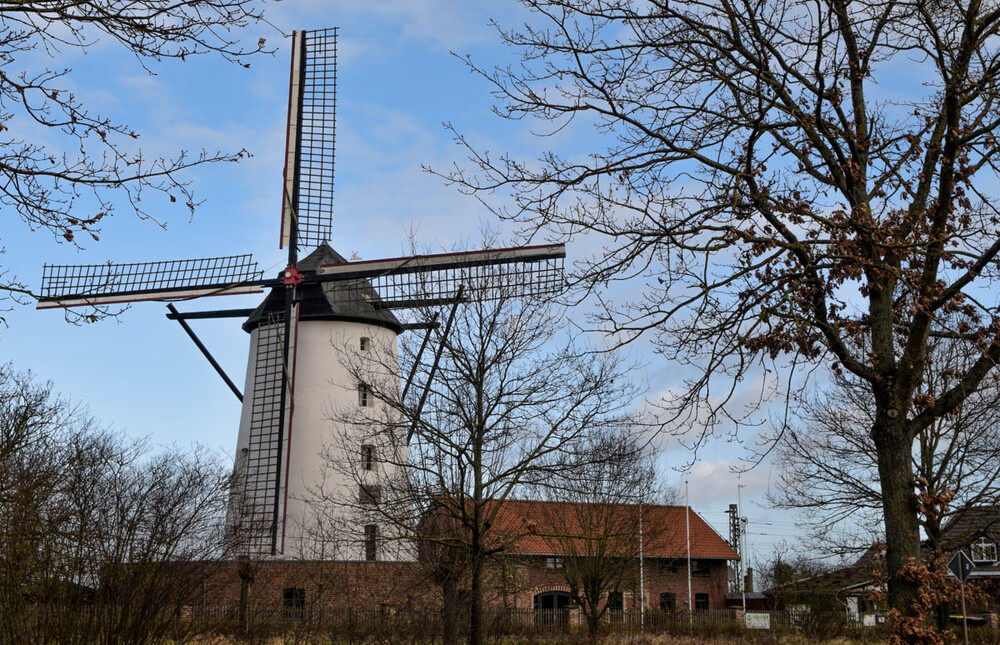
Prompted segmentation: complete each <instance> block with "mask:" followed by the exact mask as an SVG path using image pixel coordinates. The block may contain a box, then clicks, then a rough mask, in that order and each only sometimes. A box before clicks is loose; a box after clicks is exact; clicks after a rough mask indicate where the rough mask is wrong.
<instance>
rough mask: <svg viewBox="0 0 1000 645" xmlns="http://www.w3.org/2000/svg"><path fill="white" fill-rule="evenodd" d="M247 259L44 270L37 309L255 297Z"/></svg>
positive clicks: (255, 273)
mask: <svg viewBox="0 0 1000 645" xmlns="http://www.w3.org/2000/svg"><path fill="white" fill-rule="evenodd" d="M262 275H263V273H262V272H261V271H260V270H259V269H258V268H257V262H256V261H254V259H253V258H252V257H251V256H250V255H249V254H247V255H230V256H224V257H216V258H198V259H191V260H166V261H162V262H135V263H131V264H115V263H113V262H107V263H105V264H46V265H45V267H44V268H43V270H42V288H41V295H40V297H39V298H38V307H37V308H38V309H54V308H57V307H80V306H93V305H105V304H116V303H128V302H138V301H143V300H175V299H182V298H197V297H201V296H214V295H228V294H236V293H257V292H259V291H260V290H261V286H260V284H258V282H259V281H260V280H261V276H262Z"/></svg>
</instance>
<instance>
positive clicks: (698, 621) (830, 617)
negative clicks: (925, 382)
mask: <svg viewBox="0 0 1000 645" xmlns="http://www.w3.org/2000/svg"><path fill="white" fill-rule="evenodd" d="M749 613H750V614H751V618H752V620H751V621H750V623H749V624H750V625H751V627H748V626H747V625H748V623H747V621H746V619H745V618H744V616H743V613H742V612H741V611H739V610H717V611H695V612H685V611H667V612H664V611H659V610H650V611H646V612H639V611H638V610H626V611H620V610H619V611H608V612H606V613H605V614H604V616H603V617H602V618H601V623H600V631H601V632H602V633H611V634H621V635H638V634H643V633H645V634H678V635H681V634H687V635H692V634H693V635H696V636H699V637H713V636H725V635H738V634H744V633H746V631H747V630H748V629H762V630H770V631H771V632H773V633H777V634H784V633H792V632H794V633H801V634H805V635H807V636H816V637H823V638H829V637H834V636H838V635H841V634H843V633H846V632H853V631H856V630H857V629H859V628H858V626H857V624H856V623H852V622H851V621H848V619H847V617H846V615H845V613H844V612H811V613H803V612H784V611H770V612H749ZM182 616H183V617H184V618H185V619H187V620H190V621H192V622H195V623H199V624H202V625H204V626H206V627H211V628H212V629H215V630H220V631H234V630H241V631H251V632H255V633H262V634H263V633H278V632H282V631H285V632H288V631H292V632H298V633H313V634H326V635H335V636H336V637H337V638H338V639H341V640H344V641H345V642H363V641H366V640H379V639H386V638H388V639H391V640H393V641H395V640H399V639H400V638H401V637H406V638H412V639H413V640H414V642H417V641H421V642H434V641H437V640H440V639H441V636H442V634H443V633H444V630H445V629H447V627H446V625H445V622H446V621H445V617H444V616H443V615H442V613H441V611H440V610H438V609H430V608H426V609H397V608H392V607H381V608H353V609H351V608H348V609H341V608H337V609H333V608H325V607H305V608H303V607H250V608H249V609H248V611H247V613H246V614H245V615H243V616H240V614H239V611H238V610H237V608H235V607H206V608H191V609H190V610H189V611H185V612H183V613H182ZM450 618H451V620H450V621H449V622H451V623H452V629H453V630H454V633H457V634H459V635H461V634H464V633H467V630H468V613H467V611H455V612H454V613H453V614H452V615H451V616H450ZM483 628H484V631H485V633H486V634H487V635H488V636H489V637H492V638H496V639H501V638H505V637H519V636H521V637H538V636H553V635H557V634H568V633H580V632H585V631H586V630H587V628H588V627H587V619H586V616H585V615H584V614H583V612H582V611H580V610H578V609H539V610H533V609H513V608H508V609H499V608H490V609H486V610H485V611H484V613H483ZM404 640H405V639H404Z"/></svg>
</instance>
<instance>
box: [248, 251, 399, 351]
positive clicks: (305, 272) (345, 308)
mask: <svg viewBox="0 0 1000 645" xmlns="http://www.w3.org/2000/svg"><path fill="white" fill-rule="evenodd" d="M345 263H347V260H346V259H344V256H342V255H341V254H339V253H337V252H336V251H335V250H333V248H331V247H330V245H329V244H327V243H326V242H323V243H322V244H320V245H319V246H318V247H317V248H316V250H315V251H313V252H312V253H310V254H309V255H307V256H306V257H304V258H302V259H301V260H299V262H298V263H297V264H296V265H295V268H296V270H298V272H299V273H301V274H302V276H303V279H304V281H303V283H302V284H301V285H299V286H298V288H297V293H296V302H297V303H298V304H299V320H300V321H302V320H342V321H346V322H357V323H362V324H369V325H378V326H380V327H386V328H388V329H390V330H392V331H393V332H394V333H396V334H398V333H400V332H401V331H402V330H403V325H402V323H400V322H399V319H398V318H396V316H394V315H393V313H392V312H391V311H389V310H388V309H381V308H376V307H375V306H374V304H373V303H377V302H378V301H379V296H378V292H376V291H375V289H374V287H372V285H371V282H369V281H368V280H364V279H360V280H359V279H351V280H338V281H333V282H309V277H310V276H315V275H316V272H317V270H318V269H319V267H320V266H321V265H330V264H345ZM283 272H284V270H282V273H283ZM284 309H285V289H284V288H283V287H275V288H273V289H271V292H270V293H269V294H268V295H267V297H266V298H264V302H262V303H261V304H260V305H259V306H258V307H257V308H256V309H254V311H253V313H252V314H250V317H249V318H247V320H246V322H245V323H243V331H245V332H251V331H253V330H254V329H256V328H257V326H258V325H260V324H261V322H262V321H264V320H266V319H267V317H268V316H270V315H271V314H281V313H282V312H284Z"/></svg>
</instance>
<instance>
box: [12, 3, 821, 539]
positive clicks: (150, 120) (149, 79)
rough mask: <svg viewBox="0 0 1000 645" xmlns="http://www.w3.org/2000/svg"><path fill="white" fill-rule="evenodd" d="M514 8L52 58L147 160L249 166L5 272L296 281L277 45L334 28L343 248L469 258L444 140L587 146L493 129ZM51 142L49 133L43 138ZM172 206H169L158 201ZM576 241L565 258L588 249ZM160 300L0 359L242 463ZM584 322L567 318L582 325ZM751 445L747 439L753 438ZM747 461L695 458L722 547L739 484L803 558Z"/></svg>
mask: <svg viewBox="0 0 1000 645" xmlns="http://www.w3.org/2000/svg"><path fill="white" fill-rule="evenodd" d="M519 11H520V10H519V9H518V7H517V6H516V5H514V4H513V3H510V2H500V1H498V0H492V1H489V2H486V1H483V0H467V1H465V2H449V1H445V0H428V1H424V2H410V1H405V0H370V1H368V2H365V3H357V2H350V1H348V0H343V1H337V2H308V1H301V0H300V1H298V2H294V3H292V2H286V3H282V4H275V5H268V6H267V17H268V20H269V21H270V23H271V24H272V25H273V27H269V26H260V27H258V28H255V29H253V30H248V31H247V32H245V34H242V35H241V37H242V38H244V40H245V42H247V43H251V44H252V43H255V42H256V41H257V39H258V38H259V37H265V38H266V39H267V42H268V45H270V46H273V47H276V48H277V52H276V53H275V55H273V56H259V57H256V58H255V59H253V61H252V63H251V66H250V69H243V68H241V67H239V66H236V65H232V64H226V63H224V62H223V61H220V60H218V59H213V58H208V57H199V58H193V59H189V60H188V61H186V62H184V63H180V62H169V63H165V64H162V65H154V66H153V67H152V70H153V71H154V72H155V75H150V74H149V73H147V71H145V70H144V69H143V68H142V67H141V66H140V65H139V63H138V62H137V61H136V60H135V59H134V58H132V57H130V56H128V55H122V52H121V50H120V49H118V48H117V47H115V46H114V45H113V44H112V43H106V42H98V43H97V44H96V45H95V46H94V47H92V48H90V49H89V50H88V51H87V52H85V53H81V52H79V51H73V50H67V51H62V52H58V53H57V56H58V61H57V62H53V61H46V60H44V58H42V57H40V56H39V57H38V60H36V61H35V63H36V64H39V65H41V64H49V65H57V66H60V67H61V66H66V67H71V68H72V69H73V73H72V74H71V75H70V76H69V77H68V78H67V83H66V84H67V86H68V89H72V90H73V91H74V92H75V93H76V94H77V96H78V97H79V98H80V99H81V100H82V101H84V102H86V103H87V105H88V107H89V108H90V109H91V110H93V111H95V112H99V113H102V114H104V115H107V116H110V117H112V118H114V119H115V120H117V121H121V122H125V123H128V124H129V125H131V126H132V127H134V128H135V129H137V130H138V131H139V132H141V133H142V137H141V139H140V143H141V144H142V146H143V148H144V149H146V150H148V151H151V152H156V153H159V154H172V153H175V152H177V151H178V150H180V149H186V150H192V151H197V150H200V149H203V148H204V149H207V150H210V151H214V150H225V151H230V152H232V151H236V150H239V149H242V148H245V149H247V151H248V152H249V153H250V154H251V155H252V157H250V158H249V159H246V160H244V161H243V162H241V163H238V164H218V165H215V166H211V167H203V168H202V169H199V170H198V171H197V172H194V173H191V174H190V175H189V176H188V177H187V179H189V180H190V181H191V184H192V188H193V189H194V191H195V193H196V196H197V198H198V199H199V200H202V201H203V203H202V205H201V206H200V207H199V208H198V210H197V212H196V214H195V215H194V217H193V218H192V217H189V214H188V213H187V210H186V209H185V208H184V207H183V206H182V205H181V204H179V203H178V204H171V203H169V202H168V201H167V200H166V199H161V200H160V201H159V202H157V201H156V199H155V198H154V199H153V200H152V201H151V202H150V203H149V204H147V207H148V208H149V209H150V210H151V211H152V212H154V213H156V216H157V218H158V219H159V220H161V221H164V222H166V227H165V228H161V227H160V226H158V225H156V223H154V222H150V221H140V220H137V219H136V218H134V217H131V216H130V215H129V214H127V213H125V212H121V213H119V214H118V215H117V216H116V217H114V218H113V219H112V220H111V221H109V222H108V223H107V224H105V226H104V227H103V232H102V234H101V240H100V242H97V243H88V244H86V245H85V247H84V248H82V249H77V248H75V247H73V246H71V245H67V244H58V243H56V241H54V240H52V239H51V238H50V237H49V236H47V235H46V234H44V233H40V232H30V231H28V230H27V229H26V228H25V227H23V226H15V225H14V221H15V218H14V216H13V214H12V213H8V214H7V215H8V216H7V218H6V221H7V222H8V225H7V226H6V227H5V229H4V231H3V235H2V243H3V246H4V248H5V254H4V255H3V256H2V258H0V262H2V264H3V266H4V267H6V268H7V269H8V270H10V271H11V272H12V273H15V274H16V275H17V277H18V278H20V279H21V280H23V281H25V282H27V283H28V284H30V285H31V286H32V287H36V288H37V286H38V284H39V281H40V277H41V272H42V265H43V263H52V264H63V263H66V264H70V263H73V264H77V263H80V264H84V263H100V262H105V261H108V260H113V261H116V262H134V261H151V260H165V259H175V258H177V259H182V258H196V257H210V256H216V255H230V254H238V253H245V252H252V253H253V254H254V256H255V257H256V259H257V260H258V262H259V263H260V266H261V268H263V269H264V270H265V273H266V274H267V275H275V274H276V273H277V272H278V271H279V270H280V269H281V268H282V267H283V266H284V265H283V259H284V252H282V251H280V250H279V249H278V244H277V242H278V233H279V218H280V211H279V206H280V186H281V172H282V153H283V146H284V123H285V117H286V108H287V82H288V64H289V63H288V57H289V51H288V43H289V41H288V40H287V39H285V38H283V37H282V35H281V32H285V33H290V32H291V31H292V30H293V29H320V28H325V27H330V26H337V27H339V28H340V40H339V53H340V56H339V77H338V114H337V151H336V197H335V200H336V201H335V223H334V239H333V240H332V241H331V243H332V245H333V246H334V248H336V249H337V250H338V251H340V252H341V253H342V254H343V255H345V256H348V257H349V256H350V255H352V254H357V255H358V256H360V257H361V258H363V259H374V258H378V257H392V256H398V255H401V254H403V253H405V252H406V249H407V247H408V238H409V237H410V236H411V235H412V236H414V237H416V239H417V240H418V241H419V242H420V243H421V244H423V245H427V246H429V247H431V248H439V249H449V248H452V247H455V246H462V245H467V244H469V243H474V242H475V241H476V240H477V239H478V238H479V234H480V230H481V227H482V226H483V225H484V224H485V225H495V222H492V220H491V219H490V216H489V214H488V213H487V212H486V210H485V208H484V207H483V206H482V205H481V204H479V203H478V202H477V201H475V200H474V199H472V198H469V197H467V196H463V195H461V194H459V192H458V191H456V190H455V188H454V187H450V186H447V185H446V184H445V183H444V182H443V181H442V180H441V179H440V178H439V177H436V176H434V175H432V174H429V173H427V172H426V171H425V170H424V167H425V166H431V167H433V168H437V169H447V168H449V167H451V166H452V164H462V163H464V156H463V154H462V151H461V150H460V149H459V148H458V147H457V146H456V145H455V143H454V141H453V135H452V134H451V133H450V132H449V131H448V130H447V129H446V128H445V127H444V124H445V123H450V124H452V125H454V127H455V128H457V130H458V131H460V132H462V133H463V134H466V135H467V136H468V137H469V138H470V139H471V140H472V141H473V142H474V143H475V144H476V145H481V146H485V147H489V148H491V149H493V150H511V151H514V152H516V153H522V154H524V153H529V154H530V152H531V151H534V150H536V149H538V146H539V145H543V146H552V147H559V146H584V145H586V141H571V140H566V139H565V138H560V137H558V136H556V137H551V138H548V139H546V140H545V141H543V142H539V140H538V138H537V137H536V136H534V134H533V133H532V129H531V124H528V123H510V122H506V121H503V120H501V119H499V118H498V117H496V116H494V115H493V114H492V113H491V111H490V107H491V105H492V100H491V96H490V94H489V87H488V85H487V84H486V82H485V81H483V80H482V79H481V78H479V77H477V76H476V75H474V74H470V72H469V70H468V68H467V67H466V66H465V64H464V63H463V61H462V60H461V57H462V56H464V55H470V56H472V58H473V59H474V60H475V61H477V62H478V63H480V64H483V65H506V64H508V63H510V62H512V60H513V58H512V56H513V54H512V52H510V51H509V50H507V49H505V48H504V47H503V46H502V45H501V44H500V42H499V38H498V37H497V35H496V32H495V30H494V29H493V28H492V27H491V26H490V24H489V23H490V20H491V19H495V20H497V21H498V22H500V23H502V24H508V25H510V24H516V22H517V21H518V20H519V19H520V18H521V15H520V13H519ZM42 136H44V135H42ZM161 202H162V203H161ZM579 252H580V251H578V250H577V249H574V248H573V246H572V245H571V246H570V247H569V249H568V256H569V260H570V261H572V259H573V257H574V254H575V253H579ZM257 302H258V298H256V297H253V296H250V297H246V296H232V297H228V298H222V299H214V301H210V302H204V303H203V304H198V305H193V304H191V303H185V305H183V306H181V307H180V308H181V309H182V310H184V309H188V310H190V309H201V308H215V307H251V306H255V305H256V304H257ZM165 313H166V306H165V304H163V303H141V304H139V305H136V306H133V307H132V308H131V309H130V310H129V311H127V312H126V313H125V314H123V315H122V316H120V317H119V318H118V319H110V320H105V321H103V322H100V323H97V324H91V325H84V326H74V325H70V324H67V323H66V322H65V321H64V320H63V317H62V316H61V314H60V313H59V312H58V311H36V310H35V309H34V308H33V306H30V305H29V306H19V307H16V308H15V309H14V310H13V311H11V312H9V313H8V314H7V316H6V317H7V322H8V327H7V328H6V329H0V349H2V350H3V353H4V354H5V360H9V361H10V362H11V363H12V364H13V365H14V366H15V367H16V368H17V369H21V370H27V369H30V370H31V371H33V372H34V373H35V374H36V375H37V377H38V378H40V379H42V380H51V381H52V382H53V383H54V385H55V387H56V389H57V390H58V391H60V392H62V393H63V394H64V395H65V396H67V397H69V398H71V399H72V400H74V401H77V402H81V403H84V404H86V405H87V406H88V407H89V409H90V411H91V413H92V414H93V415H94V416H95V417H96V418H97V419H99V420H100V421H101V422H103V423H105V424H107V425H109V426H111V427H113V428H115V429H117V430H119V431H121V432H123V433H126V434H128V435H130V436H136V437H139V436H144V437H148V438H149V440H150V441H151V442H152V443H153V444H155V445H163V446H178V447H186V446H190V445H192V444H194V443H200V444H203V445H205V446H207V447H209V448H210V449H212V450H215V451H217V452H218V453H219V454H221V455H224V457H223V458H225V459H229V458H231V453H232V451H233V450H234V447H235V443H236V435H237V428H238V423H239V415H240V404H239V402H238V401H237V400H236V398H235V397H234V396H233V395H232V393H231V392H230V391H229V389H228V388H227V387H226V386H225V384H224V383H223V382H222V380H221V379H220V378H219V377H218V376H217V375H216V374H215V372H214V371H213V370H212V369H211V367H210V366H209V364H208V363H207V362H206V361H205V359H204V358H203V357H202V356H201V355H200V353H199V352H198V351H197V349H196V348H195V346H194V345H193V344H192V343H191V342H190V340H189V339H188V338H187V337H186V335H185V334H184V333H183V331H182V330H181V328H180V327H179V325H178V324H177V323H176V322H173V321H169V320H167V319H166V318H165V317H164V314H165ZM584 313H585V312H584V311H582V310H581V311H576V312H571V315H574V316H579V317H580V318H582V316H583V314H584ZM192 326H193V327H194V329H195V331H196V332H197V333H198V335H199V336H200V337H201V338H202V340H203V341H204V342H205V344H206V345H207V346H208V347H209V348H210V350H211V351H212V353H213V354H214V355H215V356H216V358H217V359H218V360H219V361H220V363H221V364H222V365H223V366H224V368H225V369H226V371H227V372H228V373H229V374H230V375H231V376H232V377H233V379H234V381H236V382H237V383H238V384H240V385H241V386H242V383H243V379H244V374H245V369H246V360H247V351H248V344H249V336H248V335H247V334H245V333H244V332H243V331H242V330H241V329H240V327H239V322H238V321H236V320H220V321H193V323H192ZM639 353H640V356H638V358H639V359H640V361H641V362H643V363H645V368H644V370H642V371H641V372H639V373H636V375H635V378H637V379H638V380H640V381H641V382H642V383H643V385H644V386H645V387H646V388H648V392H649V395H650V396H651V397H654V398H655V395H656V393H657V392H662V391H665V390H667V389H669V388H671V387H675V386H676V385H677V382H676V380H675V379H676V370H675V369H673V366H671V365H667V364H664V363H663V362H658V361H662V359H658V358H655V357H653V356H652V355H651V354H650V355H649V356H646V355H642V354H643V352H642V351H641V349H640V352H639ZM744 439H745V440H751V439H752V436H745V437H744ZM663 447H664V451H663V454H662V456H661V465H662V469H661V470H662V471H663V472H664V474H665V476H666V477H667V479H668V481H669V482H670V483H672V484H674V485H676V486H679V487H680V488H681V493H682V494H683V485H682V483H681V482H682V481H683V479H684V476H683V475H681V474H680V473H678V472H677V471H678V469H680V468H683V467H685V465H686V464H688V462H689V461H690V459H691V456H690V453H688V452H686V451H685V450H684V449H683V448H681V447H680V446H679V445H678V444H677V443H676V442H674V441H664V442H663ZM743 456H744V451H743V448H742V447H741V446H740V445H739V444H737V443H733V442H731V441H721V440H720V441H717V442H714V443H712V444H710V445H708V446H707V447H706V448H705V449H704V450H703V451H701V452H700V453H699V454H698V461H697V462H696V463H694V464H693V465H692V466H690V469H689V473H688V475H687V481H688V491H689V495H690V502H691V504H692V506H693V508H694V509H695V510H696V511H698V512H700V513H702V514H703V516H704V517H705V518H706V519H707V520H708V521H710V522H711V523H712V524H713V526H715V527H716V528H717V530H719V532H720V533H722V534H723V536H726V531H727V516H726V515H725V510H726V508H727V507H728V505H729V504H730V503H734V502H736V499H737V490H738V489H737V487H738V486H742V488H741V489H740V492H741V494H742V499H743V503H744V515H745V516H747V517H748V519H749V525H748V542H749V551H750V552H751V553H752V554H753V553H757V554H758V555H763V554H765V553H767V552H769V551H770V550H771V548H772V546H773V545H774V544H777V543H779V542H782V541H788V542H791V543H795V542H796V541H797V539H796V538H797V536H799V535H801V531H799V530H798V529H796V528H795V526H794V518H793V517H791V516H790V515H788V514H785V513H777V512H774V511H772V510H770V509H768V508H767V505H766V501H765V499H764V496H765V494H766V492H767V490H768V487H769V486H771V485H772V484H773V483H774V478H775V477H776V474H775V473H774V472H773V471H772V469H771V467H770V465H769V463H767V462H765V463H764V464H762V465H761V466H759V467H757V468H756V469H754V470H751V471H750V472H748V473H744V474H743V475H742V476H738V475H737V474H736V473H735V472H734V469H736V468H738V466H739V465H740V462H741V458H742V457H743Z"/></svg>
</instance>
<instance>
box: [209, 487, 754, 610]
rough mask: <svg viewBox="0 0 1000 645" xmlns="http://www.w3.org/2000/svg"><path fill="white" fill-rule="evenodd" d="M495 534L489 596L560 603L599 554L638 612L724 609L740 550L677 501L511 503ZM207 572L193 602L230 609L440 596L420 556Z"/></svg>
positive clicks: (408, 605) (407, 605)
mask: <svg viewBox="0 0 1000 645" xmlns="http://www.w3.org/2000/svg"><path fill="white" fill-rule="evenodd" d="M640 511H641V512H640ZM640 515H641V517H640ZM640 524H641V527H642V530H641V532H640V531H639V530H638V529H639V526H640ZM492 532H493V534H494V535H495V536H497V537H498V539H502V540H503V544H504V549H503V551H502V553H500V554H498V556H497V557H496V558H494V559H493V561H492V562H491V566H490V569H489V572H488V573H487V576H486V581H487V587H488V593H487V595H486V602H487V604H488V605H490V606H492V607H497V608H499V607H504V608H512V609H521V610H531V609H560V608H563V607H566V606H568V605H569V604H570V598H569V592H570V590H571V581H572V579H573V575H574V563H576V564H578V563H579V562H581V561H582V560H581V559H584V558H599V557H603V558H606V559H607V560H608V561H609V562H610V564H609V565H608V573H607V575H610V576H617V577H616V579H615V580H614V581H613V582H614V584H612V585H609V587H608V588H609V589H611V588H614V589H617V590H618V591H611V592H608V593H606V594H605V596H606V600H605V602H610V603H612V606H613V607H615V608H621V609H625V610H629V609H637V608H638V607H639V600H640V598H643V599H644V600H645V605H646V608H647V609H651V610H656V609H665V610H671V609H676V610H679V611H684V610H687V609H688V608H689V607H692V606H693V608H694V609H695V610H714V609H724V608H725V606H726V591H727V565H728V561H729V560H735V559H736V558H737V557H738V556H737V554H736V553H735V552H734V551H733V549H732V548H730V546H729V545H728V544H727V543H726V542H725V540H723V539H722V537H721V536H720V535H719V534H718V533H716V532H715V531H714V530H713V529H712V527H711V526H709V525H708V523H707V522H705V521H704V520H703V519H702V518H701V517H700V516H699V515H698V514H697V513H695V512H694V511H691V512H690V513H689V512H688V511H687V508H686V507H684V506H655V505H652V506H651V505H643V506H642V507H641V509H640V508H639V507H638V506H636V505H615V506H614V507H613V508H612V507H601V506H598V505H585V504H573V503H565V502H537V501H523V500H508V501H506V502H504V504H503V506H502V507H501V509H500V510H499V512H498V513H497V515H496V517H495V521H494V526H493V529H492ZM688 533H690V542H689V541H688V539H687V536H688ZM688 544H690V554H689V553H688ZM640 551H641V553H642V558H641V563H642V566H641V567H640V557H639V553H640ZM689 562H690V592H691V593H690V596H689V594H688V579H689V575H688V564H689ZM204 571H205V574H204V583H203V585H202V588H201V589H200V590H199V591H198V593H197V594H196V595H197V598H193V603H192V604H194V605H202V606H207V607H212V606H227V607H236V606H237V605H239V604H240V603H241V594H242V595H243V596H244V599H245V600H244V602H246V603H248V604H249V605H251V606H255V607H272V608H275V607H286V608H292V609H295V608H317V607H334V608H355V609H377V608H386V609H439V608H440V607H441V603H442V591H441V589H440V588H439V587H438V586H437V585H436V584H435V581H434V573H433V571H434V567H433V566H432V564H431V563H425V562H377V561H376V562H317V561H280V560H271V561H260V562H244V563H242V564H241V563H237V562H220V563H213V564H210V565H206V566H205V569H204ZM640 589H641V590H642V591H641V592H640Z"/></svg>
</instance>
